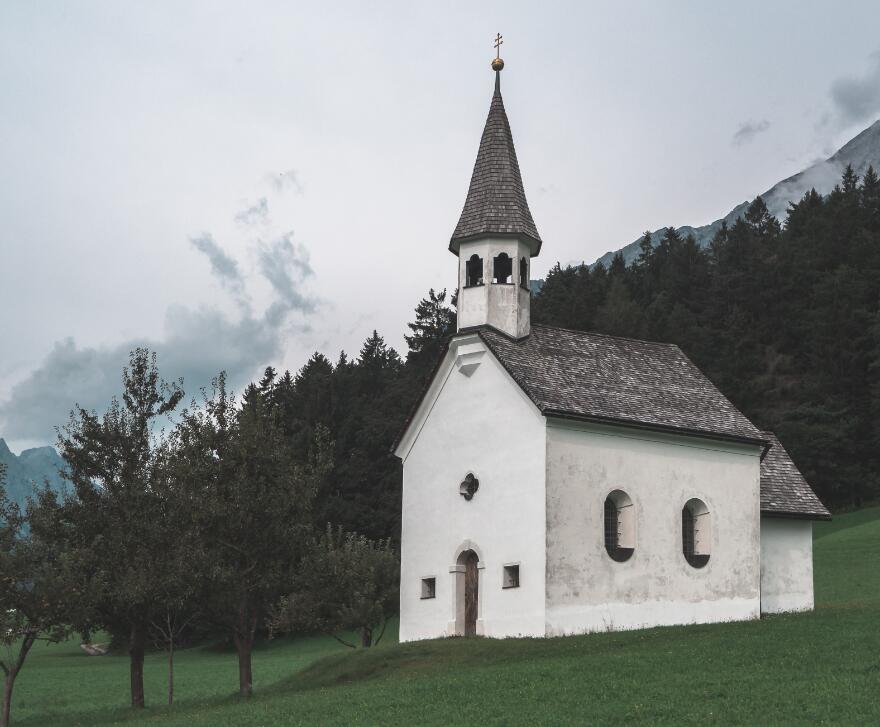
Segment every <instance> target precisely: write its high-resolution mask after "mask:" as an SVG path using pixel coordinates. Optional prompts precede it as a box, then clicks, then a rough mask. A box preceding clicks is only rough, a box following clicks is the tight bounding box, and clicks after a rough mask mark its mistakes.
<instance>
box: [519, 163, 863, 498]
mask: <svg viewBox="0 0 880 727" xmlns="http://www.w3.org/2000/svg"><path fill="white" fill-rule="evenodd" d="M532 318H533V320H534V321H535V322H538V323H544V324H548V325H554V326H561V327H565V328H574V329H580V330H592V331H599V332H603V333H609V334H614V335H620V336H630V337H637V338H647V339H651V340H658V341H671V342H674V343H676V344H678V345H679V346H680V347H681V348H682V350H683V351H684V352H685V353H686V354H687V355H688V356H690V357H691V358H692V359H693V361H694V362H695V363H696V364H697V365H698V366H699V367H700V368H701V369H702V370H703V371H704V372H705V373H706V375H707V376H708V377H709V378H710V379H711V380H712V381H713V382H714V383H715V384H716V385H717V386H718V388H719V389H720V390H721V391H722V392H723V393H724V394H725V395H726V396H728V397H729V398H730V399H731V400H732V401H733V402H734V404H736V405H737V407H739V409H740V410H741V411H742V412H743V413H745V414H746V416H748V417H749V418H750V419H751V420H752V421H754V422H755V424H757V425H758V426H759V427H762V428H764V429H769V430H772V431H775V432H776V433H777V434H778V435H779V438H780V439H781V440H782V442H783V444H784V445H785V447H786V448H787V449H788V450H789V451H790V453H791V454H792V456H793V457H794V460H795V461H796V462H797V464H798V466H799V468H800V469H801V470H802V471H803V473H804V475H805V476H806V478H807V480H808V481H809V482H810V484H811V485H812V486H813V488H814V489H815V490H816V492H817V494H818V495H819V496H820V497H821V498H822V500H823V501H824V502H825V503H826V504H828V505H829V506H831V507H856V506H859V505H861V504H862V503H864V502H867V501H870V500H876V499H877V498H878V497H880V482H878V475H877V472H878V471H880V447H878V445H880V385H878V384H877V383H876V382H877V377H878V374H880V182H878V178H877V175H876V174H875V173H874V171H873V169H869V170H868V171H867V172H866V174H865V177H864V179H861V180H860V179H859V178H858V177H857V176H856V175H855V174H854V173H853V171H852V169H847V171H846V172H845V174H844V175H843V178H842V180H841V183H840V184H839V185H838V186H837V187H836V188H835V189H834V191H833V192H832V193H831V194H830V195H828V196H827V197H825V198H823V197H821V196H820V195H818V194H817V193H816V192H815V191H811V192H810V193H808V194H806V195H805V196H804V198H803V199H802V200H800V201H799V202H798V203H797V204H792V205H790V208H789V211H788V216H787V219H786V221H785V223H784V225H780V224H779V222H778V221H777V220H776V219H775V218H774V217H772V216H771V215H770V214H769V212H768V210H767V207H766V206H765V204H764V202H763V201H762V200H761V198H760V197H759V198H757V199H756V200H755V201H754V202H753V203H752V205H751V206H750V207H749V209H748V211H747V213H746V215H745V216H744V217H743V218H741V219H740V220H739V221H737V222H736V223H735V224H734V225H733V226H732V227H729V228H728V227H727V226H725V227H724V228H722V229H721V230H720V231H719V233H718V235H717V236H716V237H715V239H714V241H713V243H712V244H711V245H710V246H709V247H708V248H706V249H701V248H700V247H698V246H697V244H696V243H695V241H694V240H693V238H691V237H685V238H682V237H680V236H679V235H678V234H677V233H676V231H675V230H674V229H673V228H668V229H667V230H666V232H665V234H664V235H663V237H662V239H659V240H652V239H651V237H650V234H646V235H645V237H644V239H643V240H642V246H641V254H640V256H639V258H638V260H637V261H636V262H635V263H634V264H633V265H631V266H629V267H626V266H625V265H624V262H623V260H622V258H621V257H619V256H618V257H616V258H615V259H614V260H613V261H612V263H611V265H610V266H609V267H608V268H607V269H606V268H605V267H603V266H602V265H597V266H594V267H593V268H592V269H591V268H589V267H588V266H578V267H567V268H562V267H560V266H559V265H557V266H556V267H554V268H553V269H552V270H551V271H550V273H549V275H548V276H547V280H546V281H545V283H544V286H543V288H542V289H541V292H540V294H539V295H538V296H536V298H535V300H534V303H533V308H532Z"/></svg>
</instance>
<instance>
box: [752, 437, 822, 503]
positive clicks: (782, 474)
mask: <svg viewBox="0 0 880 727" xmlns="http://www.w3.org/2000/svg"><path fill="white" fill-rule="evenodd" d="M764 435H765V437H766V438H767V440H768V441H769V443H770V449H769V450H768V451H767V454H765V455H764V459H763V460H762V461H761V513H762V514H764V515H775V516H779V517H800V518H805V519H809V520H830V519H831V513H830V512H828V510H827V508H826V507H825V506H824V505H823V504H822V503H821V501H820V500H819V498H818V497H816V494H815V493H814V492H813V490H812V489H811V488H810V485H809V484H808V483H807V481H806V479H804V476H803V475H802V474H801V473H800V470H798V468H797V467H796V466H795V463H794V462H793V461H792V459H791V457H790V456H789V455H788V452H786V451H785V448H784V447H783V446H782V443H781V442H780V441H779V439H778V438H777V437H776V435H775V434H773V432H764Z"/></svg>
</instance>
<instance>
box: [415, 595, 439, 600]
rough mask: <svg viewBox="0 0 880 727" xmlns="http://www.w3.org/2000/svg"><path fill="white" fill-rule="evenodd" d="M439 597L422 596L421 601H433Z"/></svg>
mask: <svg viewBox="0 0 880 727" xmlns="http://www.w3.org/2000/svg"><path fill="white" fill-rule="evenodd" d="M435 598H437V596H421V597H420V598H419V600H420V601H433V600H434V599H435Z"/></svg>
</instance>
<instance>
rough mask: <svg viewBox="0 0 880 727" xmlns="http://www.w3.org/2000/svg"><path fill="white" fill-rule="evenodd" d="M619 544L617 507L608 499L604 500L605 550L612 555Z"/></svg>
mask: <svg viewBox="0 0 880 727" xmlns="http://www.w3.org/2000/svg"><path fill="white" fill-rule="evenodd" d="M619 542H620V530H619V529H618V525H617V505H615V504H614V502H613V501H612V500H611V498H610V497H608V498H606V499H605V550H607V551H608V552H609V553H613V552H614V551H615V550H617V544H618V543H619Z"/></svg>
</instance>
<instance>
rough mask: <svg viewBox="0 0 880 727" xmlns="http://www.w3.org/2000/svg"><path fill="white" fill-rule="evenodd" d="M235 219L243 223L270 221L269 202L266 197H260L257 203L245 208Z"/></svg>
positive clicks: (254, 223) (253, 223)
mask: <svg viewBox="0 0 880 727" xmlns="http://www.w3.org/2000/svg"><path fill="white" fill-rule="evenodd" d="M235 221H236V222H238V223H240V224H242V225H256V224H258V223H263V224H265V223H266V222H268V221H269V202H268V200H267V199H266V198H265V197H260V199H259V200H257V203H256V204H254V205H252V206H250V207H248V208H246V209H243V210H242V211H241V212H239V213H238V214H237V215H236V216H235Z"/></svg>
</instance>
